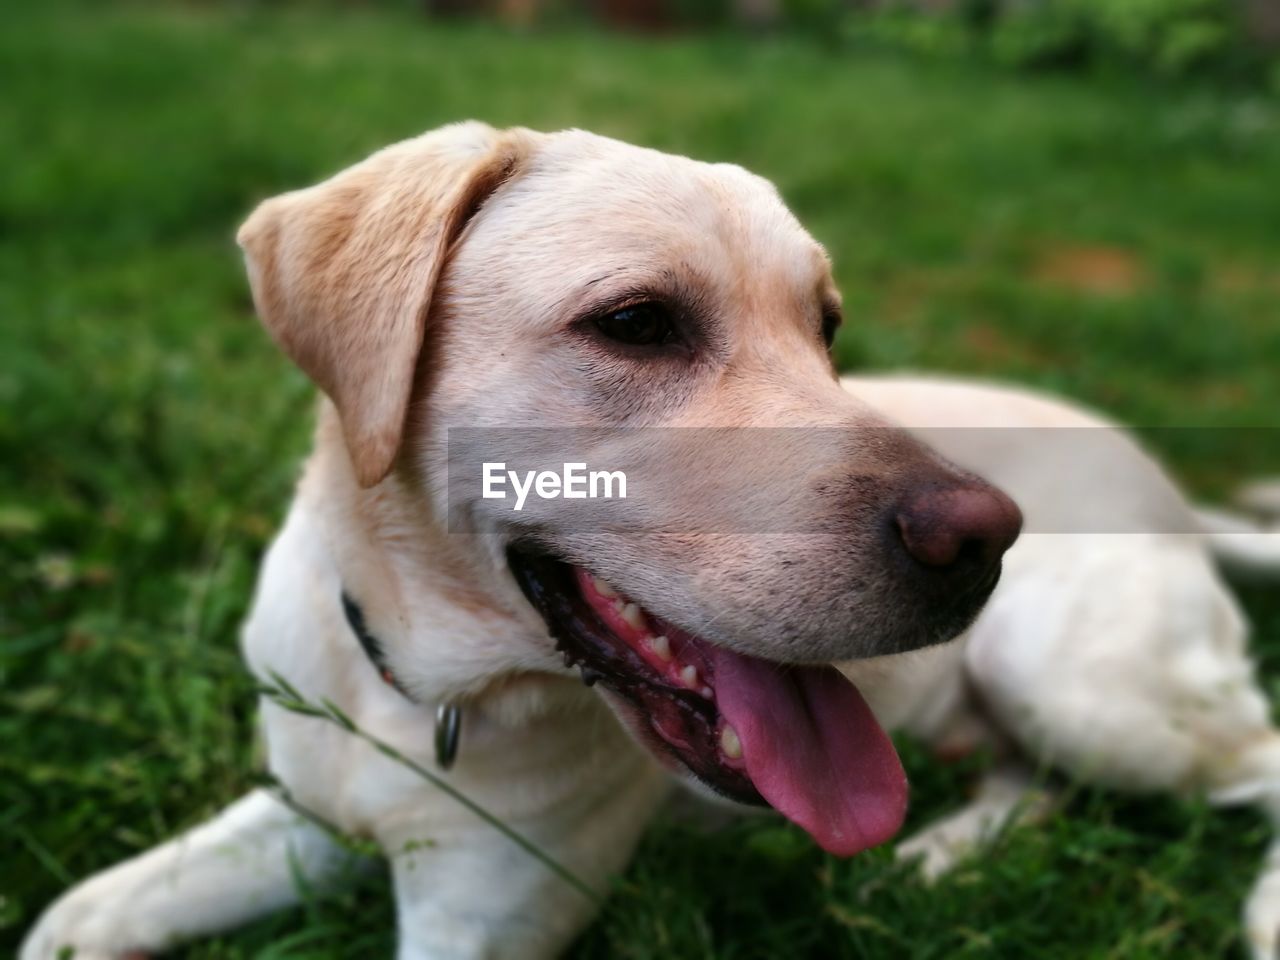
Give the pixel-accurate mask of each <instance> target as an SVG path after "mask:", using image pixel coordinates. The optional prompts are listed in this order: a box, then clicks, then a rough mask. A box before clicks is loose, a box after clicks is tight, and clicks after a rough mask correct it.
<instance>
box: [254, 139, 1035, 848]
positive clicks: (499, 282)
mask: <svg viewBox="0 0 1280 960" xmlns="http://www.w3.org/2000/svg"><path fill="white" fill-rule="evenodd" d="M240 243H241V245H242V246H243V247H244V249H245V251H246V253H247V257H248V262H249V269H250V275H251V278H252V280H253V287H254V295H255V300H256V302H257V305H258V310H259V313H260V315H261V316H262V319H263V321H264V323H265V324H266V326H267V328H268V329H269V330H270V331H271V333H272V335H273V336H274V337H275V339H276V340H277V341H278V342H279V343H280V344H281V345H282V346H283V348H284V349H285V350H286V352H287V353H288V354H289V355H290V356H291V357H292V358H293V359H294V360H295V361H296V362H297V363H298V364H299V365H300V366H301V367H302V369H303V370H304V371H306V372H307V373H308V374H309V375H310V376H311V377H312V378H313V379H314V380H315V381H316V383H317V384H319V385H320V387H321V388H322V389H323V390H324V391H325V392H326V393H327V394H328V396H329V397H330V398H331V400H332V401H333V403H334V405H335V406H336V408H337V411H338V414H339V416H340V418H341V423H342V428H343V433H344V437H345V442H346V447H347V451H348V453H349V455H350V458H351V462H352V465H353V467H354V470H355V474H356V476H357V477H358V478H359V481H360V483H362V484H364V485H366V486H372V485H376V484H378V483H379V482H381V481H382V480H383V479H384V478H385V477H386V476H387V474H388V473H389V472H391V471H392V470H393V469H395V470H397V471H398V472H399V473H402V474H405V475H407V476H409V477H410V478H412V484H413V485H414V486H415V488H416V489H419V490H421V492H422V510H423V511H424V512H430V513H431V514H432V515H433V516H435V517H436V518H438V520H439V522H444V519H443V518H444V517H445V516H446V515H447V516H448V517H450V518H451V519H450V521H449V522H450V523H456V526H455V527H454V529H460V530H463V531H465V533H466V535H468V536H472V537H473V540H474V548H473V549H474V551H475V553H476V554H477V555H478V556H480V557H481V558H482V560H483V562H484V563H486V564H488V566H489V568H490V571H491V575H492V577H493V579H494V582H495V583H496V584H499V585H500V586H498V587H495V588H494V589H496V590H497V591H498V592H501V590H502V589H503V586H502V585H505V589H507V590H509V591H510V593H511V595H512V596H513V597H519V594H517V592H516V588H517V587H518V588H519V593H520V594H523V597H520V598H519V599H518V600H517V601H516V602H518V603H528V604H529V605H530V606H531V607H532V608H533V609H534V610H536V611H537V613H538V614H540V615H541V617H542V619H543V621H544V622H545V626H546V632H545V634H544V633H543V632H542V631H538V636H537V637H536V642H538V643H542V644H545V645H546V646H547V648H548V649H550V647H551V646H552V645H553V644H554V645H555V646H556V647H558V648H559V650H560V651H561V652H563V654H564V655H565V657H566V660H567V661H569V662H570V663H572V664H574V665H577V666H578V667H579V668H580V669H582V670H583V675H584V677H585V678H586V679H587V680H588V681H591V682H594V681H598V682H599V685H600V687H601V688H602V689H603V690H604V691H605V692H606V695H607V699H608V700H609V702H610V703H611V705H612V706H613V707H614V709H615V710H616V711H617V712H618V713H619V714H620V716H622V718H623V719H624V720H625V721H626V722H627V724H628V726H629V727H630V729H632V731H633V732H634V733H635V734H636V735H637V737H638V738H639V739H640V740H641V741H642V742H644V743H645V744H646V745H648V746H649V747H650V748H651V749H653V751H654V752H655V753H656V754H657V755H658V756H659V757H660V758H662V759H664V760H666V761H667V762H668V763H669V764H671V765H673V766H680V765H683V766H684V767H687V768H688V770H690V771H692V772H693V773H694V774H695V775H696V776H697V777H698V778H699V779H700V780H702V781H703V782H704V783H706V784H708V785H710V786H711V787H713V788H715V789H716V790H719V791H720V792H722V793H725V794H727V795H729V796H731V797H735V798H738V799H742V800H746V801H752V800H755V801H758V800H759V799H760V798H764V799H765V800H767V801H768V802H769V803H771V804H772V805H774V806H775V807H777V808H778V809H779V810H781V811H782V812H783V813H784V814H786V815H787V816H789V817H791V818H792V819H793V820H795V821H797V822H798V823H800V824H801V825H803V826H804V827H806V829H808V830H809V831H810V832H811V833H812V834H813V835H814V837H815V838H816V839H817V840H818V841H819V842H820V843H822V844H823V846H825V847H826V848H827V849H830V850H833V851H836V852H840V853H849V852H853V851H855V850H858V849H861V848H863V847H865V846H869V845H871V844H873V843H877V842H880V841H881V840H883V839H885V838H886V837H887V836H889V835H891V834H892V833H893V832H894V831H895V830H896V829H897V827H898V825H899V823H900V821H901V816H902V812H903V809H904V806H905V783H904V780H903V777H902V771H901V767H900V766H899V765H898V762H897V758H896V756H895V755H894V753H893V748H892V746H891V745H890V744H889V742H888V739H887V737H886V736H885V735H884V733H883V732H882V731H881V730H880V728H879V727H878V726H877V725H876V723H875V720H874V718H873V717H872V715H871V713H870V711H869V709H868V708H867V707H866V705H865V703H864V702H863V701H862V699H861V697H860V696H859V694H858V693H857V691H856V690H854V689H853V688H852V687H851V686H850V685H849V684H848V683H847V682H846V681H844V680H843V679H842V678H841V677H840V676H839V675H838V674H836V672H835V671H834V670H833V669H832V668H830V667H829V666H824V664H827V663H829V662H831V661H834V660H844V659H850V658H856V657H865V656H874V655H880V654H885V653H891V652H896V651H900V650H907V649H911V648H914V647H919V646H922V645H925V644H929V643H935V642H940V641H944V640H948V639H950V638H952V637H954V636H955V635H956V634H957V633H959V632H960V631H961V630H962V629H963V628H964V627H965V626H966V625H967V624H968V623H969V622H970V621H971V620H972V618H973V617H974V616H975V615H976V614H977V612H978V610H979V609H980V608H981V606H982V604H983V603H984V602H985V600H986V598H987V596H988V595H989V594H990V592H991V590H992V588H993V587H994V586H995V583H996V580H997V578H998V576H999V571H1000V559H1001V556H1002V554H1003V553H1004V551H1005V550H1006V549H1007V548H1008V547H1009V546H1010V545H1011V544H1012V542H1013V540H1014V538H1015V537H1016V536H1017V532H1018V528H1019V525H1020V515H1019V513H1018V510H1017V508H1016V507H1015V506H1014V505H1013V504H1012V502H1011V501H1009V499H1008V498H1007V497H1005V496H1004V495H1003V494H1001V493H999V492H998V491H996V490H994V489H993V488H991V487H990V486H988V485H987V484H985V483H984V482H983V481H981V480H979V479H978V478H976V477H973V476H971V475H968V474H965V473H962V472H961V471H959V470H958V469H956V468H954V467H952V466H951V465H949V464H948V463H946V462H944V461H943V460H941V459H940V458H939V457H938V456H936V455H935V454H933V453H932V452H930V451H929V450H927V449H925V448H923V447H922V446H920V445H919V444H918V443H916V442H914V441H913V440H911V439H910V438H908V437H907V436H906V435H905V434H904V433H902V432H899V431H895V430H893V429H892V428H891V427H890V425H889V424H887V423H885V422H884V421H882V420H881V419H880V418H879V417H877V415H876V414H875V413H874V411H872V410H870V409H868V408H867V407H866V406H865V405H864V404H861V403H859V402H858V400H857V399H856V398H855V397H852V396H850V395H849V394H847V393H846V392H845V391H844V390H842V388H841V387H840V385H839V383H838V382H837V379H836V377H835V374H834V372H833V369H832V364H831V361H830V358H829V356H828V348H829V346H830V342H831V338H832V336H833V334H834V331H835V327H836V326H837V325H838V323H839V322H840V301H839V297H838V295H837V293H836V290H835V287H834V285H833V283H832V279H831V274H830V268H829V262H828V259H827V257H826V255H825V253H824V252H823V250H822V248H821V247H820V246H819V245H818V244H817V243H816V242H815V241H814V240H813V239H812V238H811V237H810V236H809V235H808V234H807V233H806V232H805V231H804V229H803V228H802V227H801V226H800V225H799V223H798V222H797V221H796V220H795V218H794V217H793V216H792V215H791V213H790V212H789V211H788V210H787V208H786V207H785V206H784V205H783V203H782V201H781V200H780V199H779V197H778V195H777V193H776V191H775V190H774V189H773V187H772V186H771V185H770V184H768V183H767V182H766V181H764V180H761V179H760V178H758V177H756V176H753V175H751V174H749V173H747V172H746V171H744V170H742V169H740V168H738V167H733V166H728V165H720V164H718V165H708V164H703V163H697V162H694V161H691V160H688V159H685V158H681V157H674V156H669V155H666V154H661V153H657V152H654V151H651V150H644V149H640V148H636V147H632V146H628V145H625V144H622V143H618V142H616V141H612V140H607V139H604V138H601V137H596V136H592V135H590V134H586V133H581V132H568V133H560V134H552V135H543V134H537V133H533V132H531V131H526V130H512V131H505V132H499V131H495V130H493V129H491V128H489V127H486V126H483V125H481V124H464V125H459V126H454V127H447V128H444V129H442V130H439V131H436V132H434V133H431V134H428V135H426V136H424V137H420V138H418V139H415V140H410V141H407V142H405V143H401V144H398V145H396V146H393V147H390V148H388V149H386V150H383V151H381V152H380V153H378V154H375V155H374V156H372V157H371V158H369V159H368V160H366V161H364V162H363V163H360V164H358V165H357V166H355V167H353V168H351V169H349V170H347V171H344V172H343V173H341V174H339V175H338V176H336V177H334V178H333V179H331V180H328V181H326V182H324V183H322V184H320V185H318V186H315V187H312V188H310V189H308V190H302V191H298V192H296V193H291V194H286V195H285V196H282V197H279V198H276V199H274V200H270V201H267V202H266V203H264V204H263V205H262V206H261V207H260V208H259V209H258V211H257V212H255V213H254V215H253V216H252V218H251V219H250V220H249V221H248V223H246V225H245V226H244V228H243V229H242V230H241V233H240ZM547 428H564V430H565V432H564V434H563V437H565V438H566V439H565V440H564V443H565V448H564V449H563V450H551V449H550V448H554V447H555V445H556V444H555V439H554V435H553V433H549V432H548V430H547ZM677 428H681V429H677ZM467 430H470V431H476V430H479V433H478V434H476V433H474V432H473V433H472V434H469V436H471V437H472V439H473V441H474V438H475V437H476V436H489V437H490V438H491V439H493V440H494V442H498V439H497V438H500V440H501V443H502V444H505V449H504V450H500V451H491V452H490V454H489V455H491V456H492V457H493V459H495V460H501V461H502V462H504V463H506V464H513V463H515V464H520V463H523V464H525V465H531V464H533V463H535V462H536V463H538V464H541V465H545V464H546V463H547V462H548V459H550V461H563V462H570V461H573V462H581V463H583V464H588V465H590V467H592V468H596V467H598V468H600V469H602V470H606V471H609V472H613V471H620V472H622V473H623V474H624V475H625V476H626V477H627V481H628V482H629V483H630V485H631V488H632V493H631V496H630V499H628V500H615V501H611V502H609V503H595V502H593V501H585V500H584V501H579V502H577V503H570V502H568V501H560V502H559V504H558V505H557V507H556V508H554V509H553V508H552V507H551V506H546V505H534V506H536V508H530V509H527V510H526V511H516V510H514V509H513V507H512V501H511V499H505V500H499V499H496V498H494V497H486V496H485V495H484V493H485V491H484V489H483V487H484V485H483V484H482V482H481V481H480V478H479V477H478V476H476V477H472V478H471V479H470V480H468V482H467V483H466V484H463V485H462V486H461V487H460V486H459V484H458V483H457V482H456V480H457V476H456V474H457V471H454V472H455V476H454V477H452V478H446V476H445V474H446V473H447V472H449V470H453V466H454V465H453V464H452V462H450V464H449V468H448V470H446V459H447V458H448V457H450V456H451V455H452V452H451V451H450V450H449V446H450V444H449V442H448V438H449V436H450V435H451V433H454V432H458V431H467ZM485 430H490V431H492V433H485V432H484V431H485ZM570 437H571V438H572V440H569V439H567V438H570ZM461 446H464V447H465V446H466V444H461ZM553 453H554V456H553V455H552V454H553ZM463 473H464V474H465V471H463Z"/></svg>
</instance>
